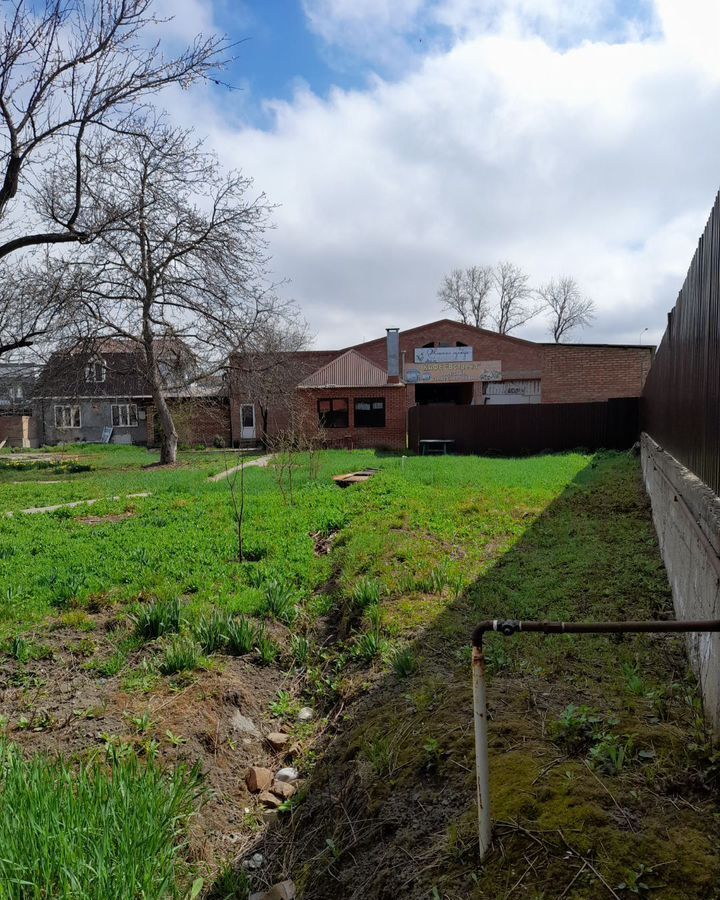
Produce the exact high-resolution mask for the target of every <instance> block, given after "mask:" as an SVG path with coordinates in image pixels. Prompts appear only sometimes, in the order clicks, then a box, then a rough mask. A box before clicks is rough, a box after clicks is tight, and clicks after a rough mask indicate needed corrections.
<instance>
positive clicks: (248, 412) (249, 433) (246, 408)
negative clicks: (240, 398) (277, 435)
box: [240, 403, 255, 441]
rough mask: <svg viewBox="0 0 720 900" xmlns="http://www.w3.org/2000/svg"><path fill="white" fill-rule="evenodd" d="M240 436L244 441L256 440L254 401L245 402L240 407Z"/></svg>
mask: <svg viewBox="0 0 720 900" xmlns="http://www.w3.org/2000/svg"><path fill="white" fill-rule="evenodd" d="M240 437H241V438H242V440H244V441H254V440H255V407H254V406H253V404H252V403H243V405H242V406H241V407H240Z"/></svg>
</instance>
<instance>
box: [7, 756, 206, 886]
mask: <svg viewBox="0 0 720 900" xmlns="http://www.w3.org/2000/svg"><path fill="white" fill-rule="evenodd" d="M197 795H198V781H197V775H196V774H195V773H194V772H193V773H187V772H186V771H184V770H182V769H178V770H177V771H176V772H175V773H172V774H169V775H168V774H165V773H163V772H162V771H161V770H160V769H159V768H157V767H156V766H153V765H151V764H148V765H144V764H142V763H140V762H139V761H138V760H137V758H136V757H134V756H130V757H125V758H123V759H117V760H115V761H114V762H112V763H111V764H109V765H106V764H104V763H100V762H94V763H86V764H83V765H80V766H78V767H73V766H70V765H68V764H66V763H64V762H62V761H59V760H51V759H48V758H47V757H44V756H36V757H34V758H32V759H30V760H25V759H24V758H23V757H22V755H21V754H20V752H19V751H18V750H17V749H15V748H14V747H13V746H12V745H11V744H8V743H2V744H0V847H1V848H2V851H1V852H0V897H2V898H3V900H15V898H17V900H35V898H37V900H40V898H47V897H55V898H58V900H96V898H98V897H113V898H117V900H135V898H137V897H143V898H145V900H154V898H157V900H161V898H162V900H165V898H168V897H176V896H179V880H178V879H179V876H180V875H181V874H182V869H183V866H182V850H183V845H184V828H185V825H186V823H187V820H188V817H189V816H190V814H191V812H192V809H193V806H194V804H195V801H196V799H197Z"/></svg>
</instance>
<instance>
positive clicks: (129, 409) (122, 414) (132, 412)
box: [110, 403, 138, 428]
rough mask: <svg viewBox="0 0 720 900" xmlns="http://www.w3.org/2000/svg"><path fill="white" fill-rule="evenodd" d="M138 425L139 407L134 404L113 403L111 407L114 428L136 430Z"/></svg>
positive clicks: (111, 421)
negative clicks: (122, 427) (121, 427)
mask: <svg viewBox="0 0 720 900" xmlns="http://www.w3.org/2000/svg"><path fill="white" fill-rule="evenodd" d="M137 423H138V417H137V406H136V405H135V404H134V403H113V404H111V406H110V424H111V425H112V426H113V427H114V428H118V427H120V426H124V427H126V428H134V427H135V426H136V425H137Z"/></svg>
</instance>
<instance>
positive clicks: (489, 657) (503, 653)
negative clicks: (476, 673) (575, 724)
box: [484, 639, 567, 712]
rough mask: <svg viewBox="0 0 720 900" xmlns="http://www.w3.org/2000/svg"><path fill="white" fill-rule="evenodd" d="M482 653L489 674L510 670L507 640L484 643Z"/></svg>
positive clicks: (510, 658) (510, 659)
mask: <svg viewBox="0 0 720 900" xmlns="http://www.w3.org/2000/svg"><path fill="white" fill-rule="evenodd" d="M484 653H485V663H486V665H487V670H488V672H489V673H490V674H492V675H494V674H497V673H498V672H507V671H509V670H510V669H511V668H512V656H511V653H510V651H509V650H508V642H507V640H505V639H496V640H489V641H486V642H485V649H484ZM566 712H567V710H566Z"/></svg>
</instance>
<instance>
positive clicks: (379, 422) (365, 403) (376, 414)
mask: <svg viewBox="0 0 720 900" xmlns="http://www.w3.org/2000/svg"><path fill="white" fill-rule="evenodd" d="M355 427H356V428H384V427H385V398H384V397H368V398H367V399H366V398H358V399H357V400H356V401H355Z"/></svg>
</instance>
